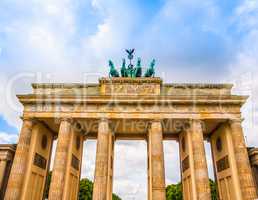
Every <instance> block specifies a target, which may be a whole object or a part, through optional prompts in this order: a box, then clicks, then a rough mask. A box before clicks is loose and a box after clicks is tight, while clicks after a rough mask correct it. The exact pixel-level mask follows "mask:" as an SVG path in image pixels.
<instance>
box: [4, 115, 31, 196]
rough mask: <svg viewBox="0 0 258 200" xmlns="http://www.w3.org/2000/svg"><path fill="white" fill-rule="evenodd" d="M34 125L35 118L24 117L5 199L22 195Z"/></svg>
mask: <svg viewBox="0 0 258 200" xmlns="http://www.w3.org/2000/svg"><path fill="white" fill-rule="evenodd" d="M33 125H34V120H33V119H29V118H24V119H23V125H22V129H21V132H20V138H19V142H18V145H17V148H16V153H15V157H14V161H13V165H12V169H11V173H10V177H9V181H8V185H7V189H6V193H5V199H12V200H16V199H17V200H18V199H20V197H21V193H22V187H23V181H24V179H25V174H26V170H27V163H28V162H27V159H28V156H29V151H30V142H31V136H32V129H33Z"/></svg>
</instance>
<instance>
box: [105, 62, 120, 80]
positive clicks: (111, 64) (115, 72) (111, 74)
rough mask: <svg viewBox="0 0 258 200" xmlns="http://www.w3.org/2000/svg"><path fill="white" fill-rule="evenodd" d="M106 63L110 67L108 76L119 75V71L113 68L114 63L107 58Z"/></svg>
mask: <svg viewBox="0 0 258 200" xmlns="http://www.w3.org/2000/svg"><path fill="white" fill-rule="evenodd" d="M108 63H109V67H110V70H109V77H119V73H118V71H117V70H116V69H115V66H114V63H113V62H112V61H111V60H109V61H108Z"/></svg>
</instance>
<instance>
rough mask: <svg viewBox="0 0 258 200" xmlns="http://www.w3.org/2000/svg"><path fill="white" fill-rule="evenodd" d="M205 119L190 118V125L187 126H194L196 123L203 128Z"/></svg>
mask: <svg viewBox="0 0 258 200" xmlns="http://www.w3.org/2000/svg"><path fill="white" fill-rule="evenodd" d="M203 122H204V121H203V120H201V119H189V120H188V125H189V127H186V128H188V129H189V128H194V127H195V126H196V125H197V126H198V125H199V127H200V128H201V129H202V130H203V129H204V128H205V127H204V126H203Z"/></svg>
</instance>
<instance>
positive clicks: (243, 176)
mask: <svg viewBox="0 0 258 200" xmlns="http://www.w3.org/2000/svg"><path fill="white" fill-rule="evenodd" d="M230 127H231V134H232V140H233V145H234V152H235V157H236V163H237V170H238V176H239V181H240V187H241V191H242V196H243V199H245V200H253V199H256V198H257V193H256V189H255V182H254V178H253V176H252V171H251V166H250V162H249V158H248V153H247V149H246V145H245V140H244V135H243V130H242V126H241V120H240V119H234V120H230Z"/></svg>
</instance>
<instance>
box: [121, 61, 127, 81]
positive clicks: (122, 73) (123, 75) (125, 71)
mask: <svg viewBox="0 0 258 200" xmlns="http://www.w3.org/2000/svg"><path fill="white" fill-rule="evenodd" d="M121 76H122V77H128V71H127V69H126V63H125V59H124V58H123V63H122V67H121Z"/></svg>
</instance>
